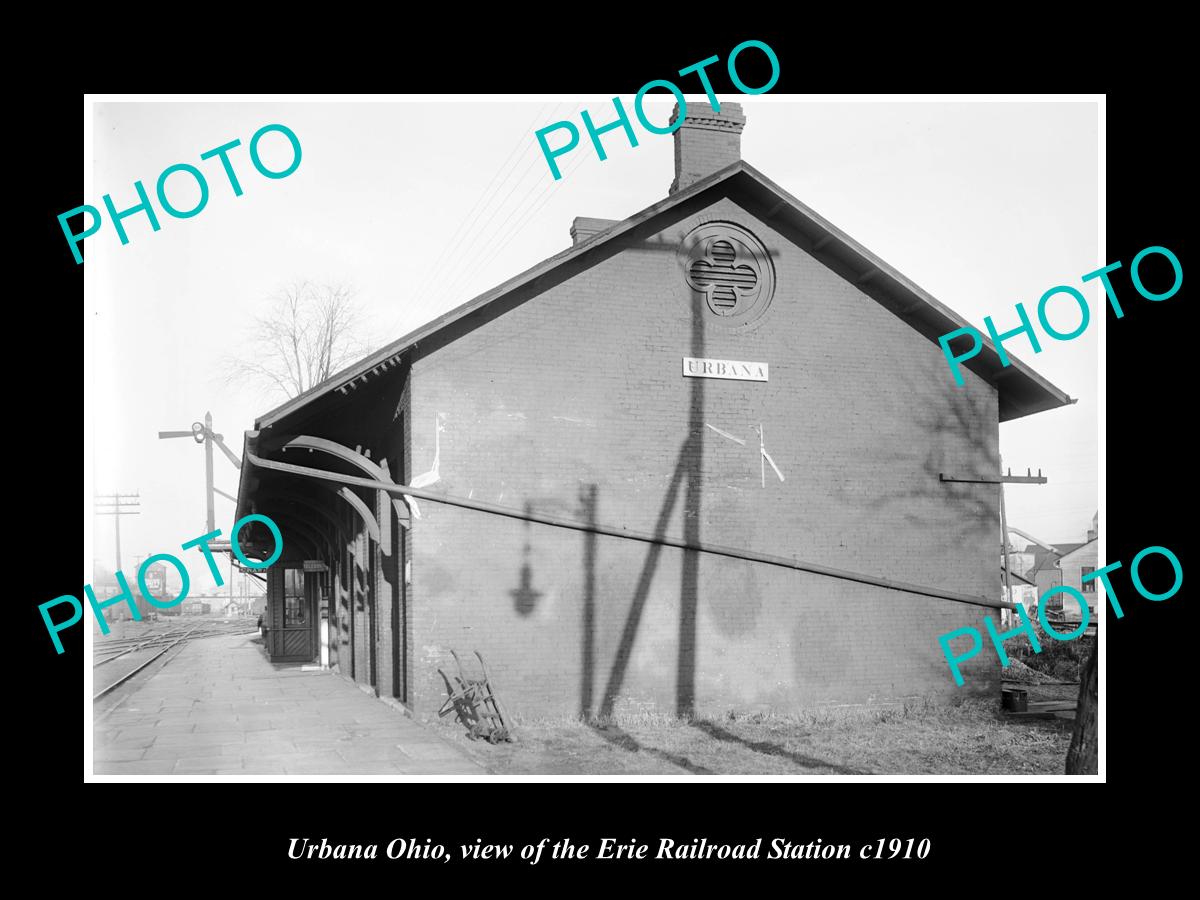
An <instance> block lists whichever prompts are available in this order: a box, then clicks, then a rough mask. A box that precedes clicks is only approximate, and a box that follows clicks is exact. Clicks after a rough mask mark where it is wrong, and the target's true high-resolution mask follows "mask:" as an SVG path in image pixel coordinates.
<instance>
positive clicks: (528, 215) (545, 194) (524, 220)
mask: <svg viewBox="0 0 1200 900" xmlns="http://www.w3.org/2000/svg"><path fill="white" fill-rule="evenodd" d="M586 160H587V157H586V156H580V157H578V158H577V159H576V160H575V162H574V165H573V166H572V167H571V168H570V169H568V170H567V171H566V172H564V173H563V180H564V181H565V180H566V178H567V176H568V175H571V174H573V173H574V172H575V171H576V170H577V169H579V168H580V167H581V166H582V165H583V163H584V162H585V161H586ZM560 184H562V182H560V181H551V182H550V183H549V184H547V185H546V187H545V188H543V189H542V192H541V193H540V194H538V196H537V197H536V198H535V199H534V202H533V205H532V206H531V207H530V208H529V209H528V210H527V211H526V212H525V214H524V215H523V216H522V217H521V219H520V220H519V221H518V222H517V223H516V224H515V225H514V226H513V227H512V228H511V229H510V230H509V231H508V233H507V237H506V238H505V239H504V241H503V242H502V243H501V244H500V245H499V246H497V247H496V249H495V251H494V252H493V253H492V254H491V255H490V256H488V257H487V258H486V259H483V258H482V257H481V262H479V263H478V264H477V265H476V266H475V267H474V268H473V269H472V270H471V272H470V274H469V275H468V276H467V279H468V280H467V282H466V283H467V284H470V279H471V278H473V277H475V276H476V275H477V274H478V273H479V272H481V271H483V270H484V269H486V268H487V266H489V265H491V263H492V261H493V260H495V259H496V257H497V256H499V255H500V254H501V253H502V252H503V251H504V249H505V248H506V247H508V245H509V244H510V243H512V241H513V239H514V238H515V237H516V236H517V235H519V234H520V233H521V230H522V229H523V228H524V227H525V225H526V224H528V223H529V221H530V220H531V219H533V217H534V216H536V215H537V214H538V213H539V212H541V210H542V208H543V207H545V205H546V204H547V203H549V202H550V200H551V199H552V194H551V191H553V189H554V188H555V187H556V186H558V185H560ZM539 201H540V202H539ZM485 249H486V248H485Z"/></svg>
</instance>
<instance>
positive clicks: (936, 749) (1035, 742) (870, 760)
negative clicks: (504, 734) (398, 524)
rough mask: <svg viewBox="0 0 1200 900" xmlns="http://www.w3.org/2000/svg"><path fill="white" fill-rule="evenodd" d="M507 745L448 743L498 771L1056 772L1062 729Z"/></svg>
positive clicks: (947, 710)
mask: <svg viewBox="0 0 1200 900" xmlns="http://www.w3.org/2000/svg"><path fill="white" fill-rule="evenodd" d="M514 726H515V732H516V735H517V742H516V743H513V744H503V745H497V746H492V745H487V744H481V743H479V742H471V741H468V740H466V738H465V737H463V736H462V734H461V729H456V730H454V731H453V732H452V735H453V739H454V740H456V741H457V742H458V743H460V744H461V745H463V746H464V747H465V748H466V749H467V751H468V752H469V753H471V755H472V756H474V757H475V758H476V759H477V760H479V761H480V762H481V763H483V765H485V766H486V767H487V768H488V769H489V771H491V772H493V773H496V774H542V775H548V774H575V775H584V774H587V775H591V774H595V775H604V774H662V775H682V774H694V775H705V774H731V775H815V774H847V775H870V774H1061V773H1062V770H1063V763H1064V760H1065V758H1066V752H1067V745H1068V744H1069V742H1070V737H1071V726H1072V723H1071V722H1069V721H1065V720H1058V719H1050V720H1045V719H1013V718H1009V717H1005V716H1004V714H1002V713H1001V712H1000V710H999V703H998V701H996V700H956V701H953V702H950V703H944V702H935V701H933V700H931V699H929V698H920V697H918V698H912V699H909V700H904V701H900V702H896V703H891V704H887V705H873V706H840V707H822V708H815V709H807V710H800V711H796V712H789V713H763V712H756V713H750V714H745V715H738V714H728V715H724V716H698V717H695V718H692V719H679V718H675V717H672V716H663V715H655V714H648V713H639V714H635V715H622V716H617V717H614V718H612V719H610V720H607V721H602V722H601V721H596V722H584V721H582V720H580V719H578V718H567V717H563V718H558V719H547V718H517V719H515V721H514Z"/></svg>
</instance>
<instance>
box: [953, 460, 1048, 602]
mask: <svg viewBox="0 0 1200 900" xmlns="http://www.w3.org/2000/svg"><path fill="white" fill-rule="evenodd" d="M1003 461H1004V460H1003V459H1001V460H1000V462H1001V463H1003ZM938 480H939V481H942V482H955V483H957V484H998V485H1000V540H1001V542H1002V543H1001V549H1002V551H1003V553H1004V599H1005V600H1008V601H1009V602H1010V603H1011V602H1012V576H1011V575H1010V573H1009V569H1008V518H1007V516H1006V515H1005V511H1004V485H1006V484H1045V483H1046V482H1047V481H1048V480H1049V479H1047V478H1046V476H1044V475H1043V474H1042V470H1041V469H1038V473H1037V474H1036V475H1034V474H1033V471H1032V470H1031V469H1026V470H1025V474H1024V475H1014V474H1013V473H1012V469H1009V470H1008V474H1006V475H1001V476H1000V477H999V478H955V477H954V476H952V475H947V474H945V473H944V472H940V473H938ZM1035 543H1037V542H1036V541H1035Z"/></svg>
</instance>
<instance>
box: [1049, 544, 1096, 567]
mask: <svg viewBox="0 0 1200 900" xmlns="http://www.w3.org/2000/svg"><path fill="white" fill-rule="evenodd" d="M1094 543H1096V539H1095V538H1092V539H1091V540H1090V541H1084V542H1083V543H1082V544H1067V545H1065V546H1066V547H1069V548H1070V549H1063V555H1062V556H1060V557H1059V558H1058V561H1059V562H1060V563H1061V562H1062V561H1063V560H1064V559H1066V558H1067V557H1068V556H1070V555H1071V554H1072V553H1078V552H1079V551H1080V550H1082V549H1083V548H1084V547H1086V546H1088V544H1094Z"/></svg>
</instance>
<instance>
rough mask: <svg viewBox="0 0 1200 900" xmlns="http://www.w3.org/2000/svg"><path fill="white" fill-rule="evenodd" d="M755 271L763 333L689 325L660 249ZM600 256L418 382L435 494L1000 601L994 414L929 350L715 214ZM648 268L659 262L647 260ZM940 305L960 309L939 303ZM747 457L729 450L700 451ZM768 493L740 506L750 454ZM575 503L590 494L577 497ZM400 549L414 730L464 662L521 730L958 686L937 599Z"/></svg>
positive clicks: (772, 574) (506, 534)
mask: <svg viewBox="0 0 1200 900" xmlns="http://www.w3.org/2000/svg"><path fill="white" fill-rule="evenodd" d="M713 220H726V221H732V222H735V223H738V224H741V225H743V226H745V227H747V228H749V229H750V230H751V231H752V232H753V233H754V234H756V235H757V236H758V238H759V239H760V240H761V241H762V242H763V243H764V244H765V246H766V247H767V249H768V251H769V252H770V253H771V255H772V258H773V261H774V266H775V271H776V282H777V287H776V292H775V298H774V302H773V305H772V307H771V308H770V310H769V311H768V312H767V314H766V315H765V316H764V317H763V318H762V319H761V320H760V321H759V323H758V325H757V327H754V328H751V329H749V330H746V331H743V332H740V333H734V332H731V331H729V330H726V329H724V328H722V327H720V326H708V325H705V326H703V327H697V326H696V323H695V322H694V321H693V314H692V306H691V304H690V303H689V301H688V300H687V299H686V296H685V294H684V292H683V291H682V290H681V276H680V273H679V268H678V262H677V260H676V256H675V254H674V252H664V250H663V246H665V247H666V248H668V249H669V250H673V248H674V247H676V246H677V245H678V243H679V241H680V240H681V238H682V237H683V236H684V235H685V234H686V233H687V232H689V231H690V230H691V229H692V228H694V227H695V226H696V225H698V224H700V223H702V222H704V221H713ZM621 240H623V241H624V243H625V248H624V249H623V251H622V252H620V253H618V254H616V255H612V256H609V257H608V258H603V259H600V258H599V256H602V255H603V254H600V255H598V261H597V262H596V264H595V265H593V266H591V267H590V268H587V269H585V270H583V271H581V272H580V273H578V274H576V275H575V276H573V277H571V278H570V279H568V280H566V281H562V282H560V283H558V284H555V285H553V286H551V287H549V288H548V289H547V290H545V292H544V293H542V294H541V295H539V296H537V297H535V298H533V299H532V300H530V301H529V302H526V303H524V304H523V305H520V306H518V307H516V308H514V309H512V310H510V311H509V312H507V313H505V314H503V315H501V316H499V317H498V318H494V319H492V320H491V321H489V322H487V323H486V324H483V325H481V326H480V327H478V328H476V329H475V330H474V331H471V332H469V333H467V334H465V335H463V336H462V337H460V338H459V339H457V340H455V341H453V342H450V343H448V344H446V345H444V346H441V347H438V348H431V349H427V350H426V351H425V355H423V356H419V357H418V358H417V359H416V360H415V361H414V364H413V369H412V373H411V381H410V385H411V398H410V403H411V422H410V423H408V425H406V427H409V428H410V433H411V444H410V446H411V452H412V459H411V461H410V462H409V471H410V473H411V472H421V471H425V470H426V469H427V468H428V467H429V465H430V463H431V461H432V459H433V451H434V433H433V428H434V417H435V415H436V414H437V413H439V412H440V413H443V414H444V415H445V425H446V430H445V432H444V433H443V434H442V443H441V481H440V483H439V484H438V485H437V489H439V490H444V491H446V492H447V493H449V494H454V495H459V496H463V497H466V496H472V497H474V498H476V499H479V500H485V501H489V502H492V503H500V504H503V505H505V506H511V507H517V508H523V507H526V506H528V507H530V508H532V509H535V510H537V511H539V512H543V513H548V514H552V515H560V516H568V517H573V518H586V517H587V516H588V515H589V512H588V508H589V505H591V504H592V498H593V496H594V516H595V519H596V520H597V521H599V522H601V523H604V524H606V525H609V526H614V527H618V528H620V527H624V528H628V529H630V530H637V531H643V532H660V533H664V534H668V535H671V536H673V537H675V538H681V539H683V538H689V539H697V538H698V539H700V540H704V541H707V542H711V543H715V544H722V545H727V546H732V547H739V548H747V549H752V550H756V551H759V552H764V553H771V554H778V555H782V556H792V557H796V558H799V559H803V560H808V561H813V562H817V563H821V564H824V565H828V566H835V567H840V568H845V569H850V570H853V571H857V572H863V573H868V574H873V575H879V576H884V577H891V578H895V579H899V580H905V581H912V582H918V583H923V584H930V585H938V586H942V587H945V588H947V589H950V590H954V591H961V592H964V593H971V594H983V595H987V596H990V597H997V598H998V597H999V594H1000V574H999V571H998V566H997V564H996V558H997V548H998V540H999V521H998V518H999V514H998V493H997V489H996V488H995V487H994V486H982V485H963V484H942V483H940V482H939V480H938V473H939V472H955V473H959V474H985V473H986V474H994V473H995V471H997V466H998V425H997V398H996V395H995V391H994V390H993V389H992V388H991V387H990V386H988V385H987V384H985V383H984V382H982V381H981V380H980V379H978V378H977V376H975V375H974V374H973V373H967V376H966V377H967V379H968V381H967V386H966V388H965V389H962V390H956V389H955V388H954V387H953V383H952V380H951V378H950V377H949V375H948V373H947V371H946V366H945V360H944V358H943V356H942V354H941V352H940V351H939V349H938V347H937V346H936V345H935V344H932V343H930V342H929V341H928V340H926V339H924V338H922V337H921V336H919V335H918V334H917V333H916V332H914V331H913V330H912V329H911V328H909V327H908V326H907V325H905V324H904V323H903V322H901V321H900V320H899V319H897V318H896V317H895V316H893V315H891V314H890V313H888V312H887V311H886V310H884V309H883V308H882V307H880V306H879V305H878V304H877V303H876V302H875V301H873V300H871V299H870V298H869V297H867V296H865V295H864V294H862V293H861V292H860V291H858V290H857V289H856V288H855V287H854V286H853V285H851V284H850V283H848V282H847V281H845V280H843V279H841V278H840V277H839V276H837V275H835V274H834V273H833V272H831V271H830V270H829V269H827V268H826V267H825V266H823V265H822V264H821V263H819V262H818V261H817V260H815V259H814V258H813V257H811V256H810V255H808V254H807V253H806V252H804V251H802V250H801V249H799V248H798V247H797V246H795V245H794V244H792V243H791V242H789V241H788V240H786V239H785V238H783V237H782V236H780V235H779V234H777V233H776V232H775V231H773V230H772V229H771V228H769V227H768V226H767V225H765V224H763V223H761V222H758V221H755V220H754V219H753V218H752V217H751V216H749V215H748V214H747V213H746V212H745V211H744V210H742V209H741V208H740V207H739V206H738V205H737V204H736V203H735V202H734V201H733V200H731V199H729V198H727V197H717V198H714V200H713V202H712V203H711V205H710V206H709V207H708V208H706V209H703V210H701V211H698V212H696V213H695V214H691V215H688V216H687V217H685V218H681V219H679V220H678V221H676V222H674V223H671V224H669V225H666V226H664V227H663V231H662V232H661V233H659V234H657V235H639V236H636V237H635V236H625V237H623V238H622V239H621ZM656 244H660V246H655V245H656ZM951 299H952V298H951ZM684 356H693V357H713V358H725V359H737V360H751V361H761V362H767V363H769V365H770V381H769V382H767V383H758V382H741V381H727V380H716V379H692V378H684V377H682V376H681V359H682V357H684ZM705 423H708V424H711V425H713V426H716V427H717V428H720V429H722V430H724V431H727V432H729V433H731V434H733V435H735V436H737V437H739V438H741V439H742V440H744V441H745V442H746V445H745V446H744V447H743V446H740V445H738V444H736V443H734V442H732V441H729V440H727V439H725V438H723V437H721V436H720V435H718V434H716V433H715V432H713V431H712V430H710V429H708V428H707V427H705ZM759 423H761V424H762V425H763V426H764V428H765V436H766V448H767V450H768V451H769V452H770V454H771V456H772V457H773V458H774V460H775V461H776V463H777V464H778V465H779V467H780V468H781V470H782V471H783V473H784V475H785V477H786V480H785V481H784V482H782V483H781V482H780V481H779V480H778V479H777V478H776V476H775V475H774V474H773V473H772V472H771V470H770V468H769V467H768V469H767V472H766V478H767V481H766V487H765V488H764V487H763V486H762V483H761V481H760V462H759V455H758V437H757V435H756V433H755V432H754V431H753V430H752V426H754V425H757V424H759ZM593 491H594V494H593ZM422 510H423V512H424V513H425V517H424V518H423V519H422V520H421V521H419V522H416V523H415V524H414V528H413V530H412V532H411V534H410V535H408V536H406V537H407V539H408V540H409V541H410V542H411V543H410V545H409V546H410V548H411V556H410V558H411V560H412V577H413V584H412V587H411V597H410V607H411V608H410V612H411V626H412V627H411V640H412V648H411V654H412V655H411V669H410V670H411V674H412V678H413V692H412V695H411V701H412V705H413V706H414V708H415V709H416V710H417V712H418V714H421V715H429V714H431V713H432V711H433V710H435V709H436V708H437V706H438V705H439V704H440V703H441V700H442V698H443V696H444V693H445V691H444V687H443V685H442V682H441V679H440V677H439V676H438V674H437V671H436V670H437V668H438V667H446V666H448V665H450V664H451V659H450V656H449V650H450V649H451V648H454V649H457V650H458V651H459V653H460V656H461V655H462V654H463V651H470V650H473V649H478V650H480V651H482V653H483V654H484V656H485V658H486V659H487V660H488V662H489V664H490V666H491V668H492V675H493V678H494V681H495V683H496V685H497V687H498V689H499V691H500V692H501V697H502V699H503V700H505V701H506V702H507V703H508V705H509V706H510V707H511V708H512V709H513V711H515V712H520V713H523V714H527V715H537V714H561V713H578V712H597V711H605V710H607V709H609V708H611V709H613V710H615V711H624V710H628V709H643V708H645V709H651V708H652V709H656V710H660V711H666V712H673V711H676V710H677V709H684V710H686V709H688V708H695V709H697V710H700V711H714V710H721V709H727V708H739V709H746V708H765V707H772V708H777V709H788V708H794V707H796V706H798V705H802V704H815V703H820V702H861V701H869V700H873V699H882V698H892V697H898V696H908V695H916V694H926V693H931V692H944V693H945V694H954V693H964V692H969V691H983V690H989V689H994V688H995V686H996V678H997V677H998V667H997V664H996V661H995V655H994V654H992V653H990V652H985V653H981V654H980V655H979V656H978V657H977V658H976V660H975V662H974V663H973V664H968V665H967V666H966V668H965V669H964V674H965V676H966V678H967V686H966V687H965V688H955V687H954V683H953V680H952V678H951V676H950V673H949V670H948V668H947V666H946V663H945V661H944V659H943V657H942V654H941V652H940V649H939V646H938V642H937V637H938V635H940V634H942V633H943V632H945V631H947V630H950V629H952V628H955V627H959V626H962V625H967V624H973V625H976V626H979V623H980V617H981V615H983V612H984V611H983V610H982V609H981V608H979V607H974V606H965V605H961V604H957V603H952V602H949V601H941V600H934V599H929V598H922V597H918V596H914V595H911V594H905V593H900V592H897V591H891V590H886V589H882V588H875V587H871V586H866V585H861V584H855V583H851V582H847V581H842V580H836V579H832V578H827V577H821V576H816V575H810V574H805V573H800V572H796V571H790V570H785V569H780V568H776V567H771V566H767V565H763V564H757V563H750V562H744V561H738V560H733V559H728V558H721V557H715V556H708V555H703V554H695V553H690V552H684V551H680V550H677V549H673V548H666V547H661V546H654V545H650V544H645V543H635V542H632V541H628V540H622V539H617V538H611V537H604V536H599V537H596V536H587V535H585V534H583V533H580V532H573V531H566V530H562V529H557V528H552V527H549V526H544V525H537V524H528V523H523V522H521V521H518V520H512V519H503V518H499V517H496V516H492V515H487V514H484V513H478V512H474V511H469V510H463V509H457V508H453V507H448V506H444V505H439V504H435V503H422Z"/></svg>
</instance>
